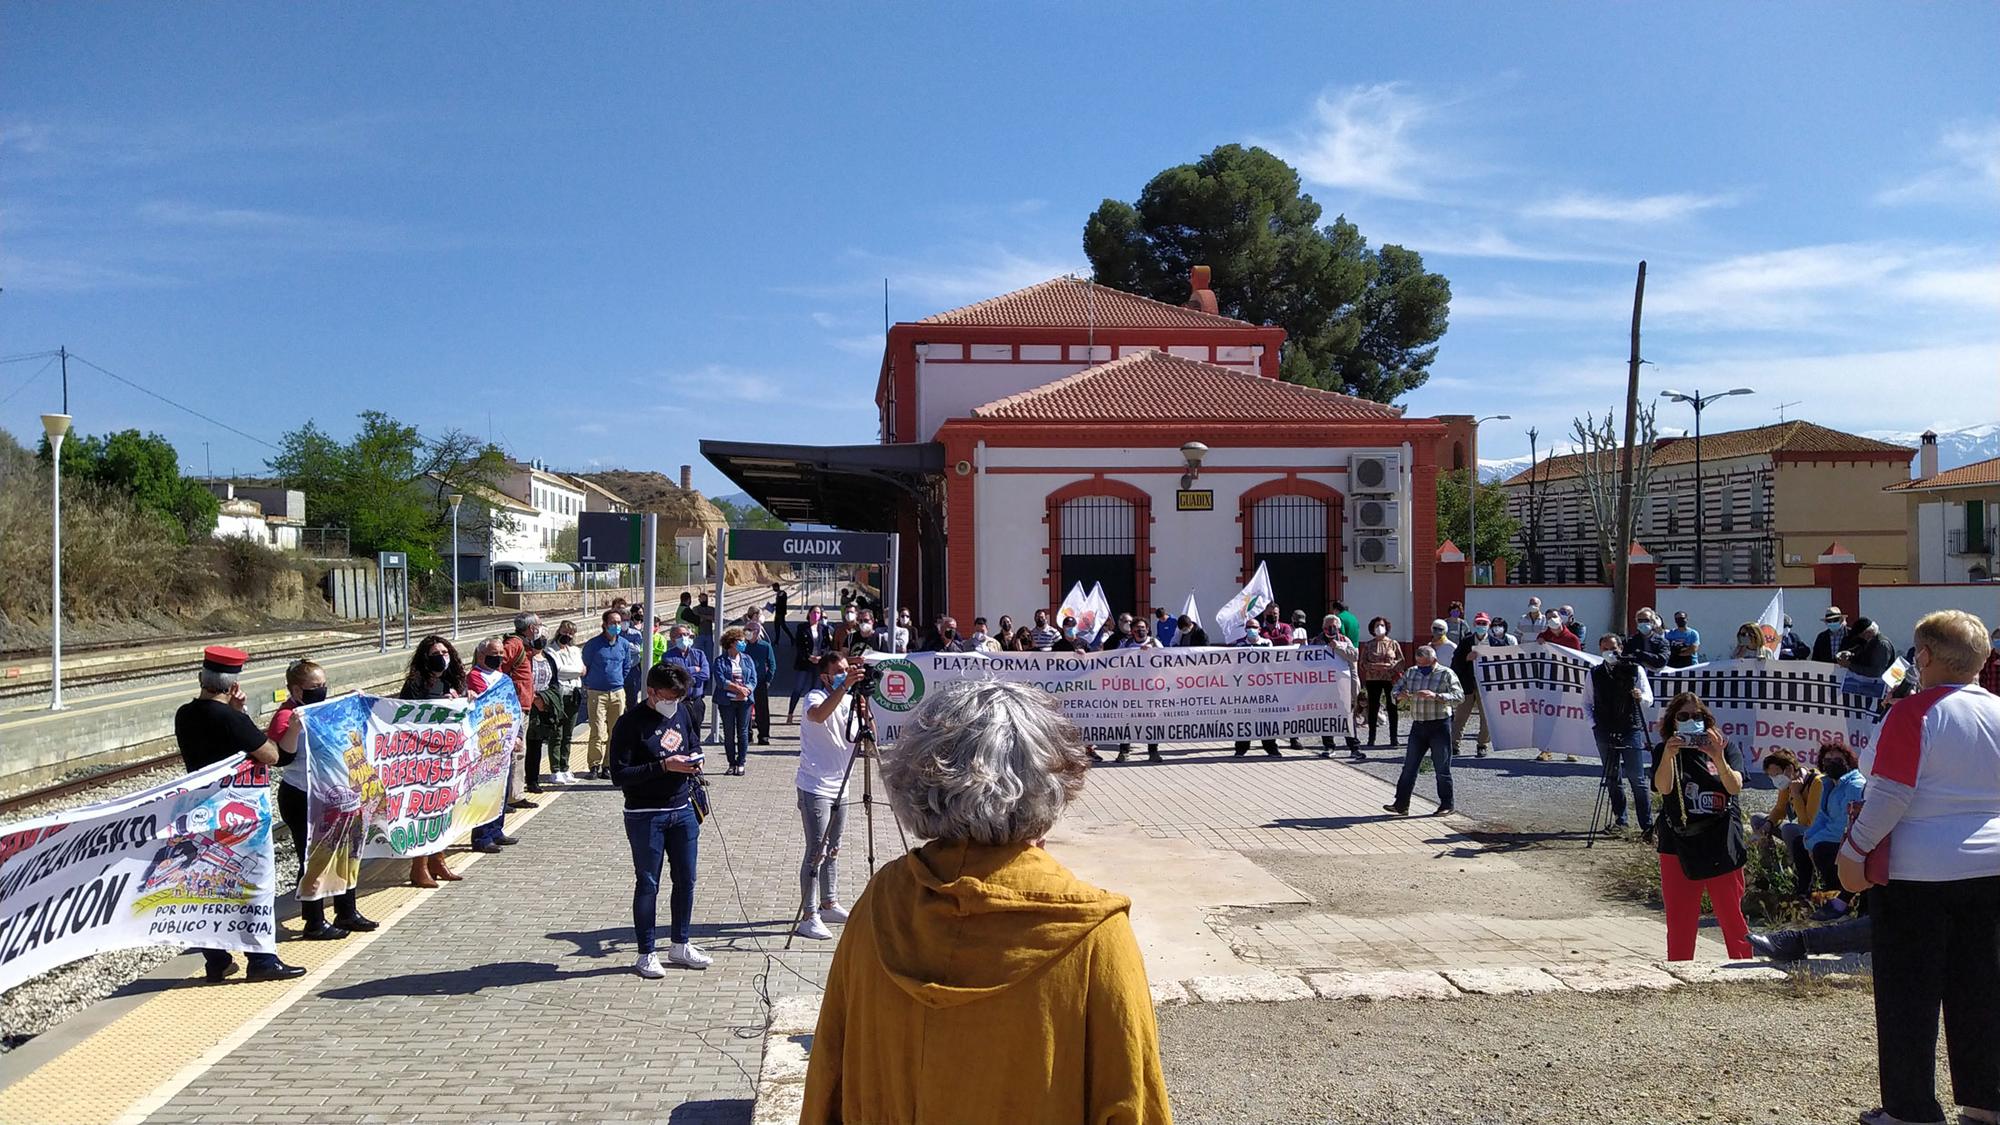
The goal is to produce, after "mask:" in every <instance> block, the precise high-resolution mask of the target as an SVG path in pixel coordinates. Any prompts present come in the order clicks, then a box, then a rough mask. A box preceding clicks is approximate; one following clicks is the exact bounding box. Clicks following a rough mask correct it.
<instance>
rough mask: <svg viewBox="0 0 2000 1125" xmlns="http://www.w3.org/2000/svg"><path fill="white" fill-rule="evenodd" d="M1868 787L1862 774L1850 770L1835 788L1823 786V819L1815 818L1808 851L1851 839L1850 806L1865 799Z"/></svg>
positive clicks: (1820, 806) (1819, 816) (1822, 783)
mask: <svg viewBox="0 0 2000 1125" xmlns="http://www.w3.org/2000/svg"><path fill="white" fill-rule="evenodd" d="M1867 785H1868V779H1867V777H1866V776H1864V775H1863V774H1862V772H1861V771H1860V770H1848V771H1847V773H1846V774H1845V775H1843V776H1842V777H1841V779H1840V780H1839V781H1836V782H1834V783H1832V784H1831V785H1829V784H1827V783H1825V782H1821V783H1820V790H1819V815H1817V816H1815V817H1813V822H1812V827H1810V828H1808V829H1806V847H1807V848H1811V847H1813V846H1814V845H1816V844H1837V843H1839V842H1840V840H1841V839H1842V838H1843V837H1845V836H1846V835H1847V806H1849V805H1851V804H1853V803H1854V802H1856V801H1859V800H1861V799H1862V797H1863V796H1864V791H1865V789H1866V788H1867Z"/></svg>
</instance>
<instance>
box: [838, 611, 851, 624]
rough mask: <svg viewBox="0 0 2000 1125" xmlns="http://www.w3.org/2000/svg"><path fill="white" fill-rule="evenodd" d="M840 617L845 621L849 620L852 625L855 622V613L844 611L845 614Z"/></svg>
mask: <svg viewBox="0 0 2000 1125" xmlns="http://www.w3.org/2000/svg"><path fill="white" fill-rule="evenodd" d="M840 619H841V620H842V621H845V622H847V623H848V624H850V625H852V624H853V623H854V615H853V614H851V613H843V614H841V615H840Z"/></svg>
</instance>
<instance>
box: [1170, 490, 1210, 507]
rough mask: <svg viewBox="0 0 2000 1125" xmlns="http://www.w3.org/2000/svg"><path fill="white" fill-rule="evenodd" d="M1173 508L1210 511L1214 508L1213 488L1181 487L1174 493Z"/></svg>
mask: <svg viewBox="0 0 2000 1125" xmlns="http://www.w3.org/2000/svg"><path fill="white" fill-rule="evenodd" d="M1174 510H1175V511H1177V512H1212V511H1214V510H1215V490H1214V489H1211V488H1183V489H1179V490H1178V491H1176V492H1175V493H1174Z"/></svg>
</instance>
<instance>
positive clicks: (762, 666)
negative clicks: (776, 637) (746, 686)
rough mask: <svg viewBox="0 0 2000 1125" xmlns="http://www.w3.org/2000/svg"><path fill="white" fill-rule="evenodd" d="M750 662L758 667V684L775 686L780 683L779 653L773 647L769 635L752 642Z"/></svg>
mask: <svg viewBox="0 0 2000 1125" xmlns="http://www.w3.org/2000/svg"><path fill="white" fill-rule="evenodd" d="M750 661H751V663H753V664H755V665H757V682H758V683H763V684H773V683H776V682H777V681H778V651H777V650H776V649H774V648H772V647H771V639H770V636H769V635H768V634H766V635H765V636H763V637H760V638H758V639H757V640H754V641H751V642H750Z"/></svg>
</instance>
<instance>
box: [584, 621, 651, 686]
mask: <svg viewBox="0 0 2000 1125" xmlns="http://www.w3.org/2000/svg"><path fill="white" fill-rule="evenodd" d="M638 659H639V650H638V649H637V648H635V647H633V646H632V645H630V644H628V643H626V641H625V639H624V638H623V637H622V636H621V637H620V638H619V639H618V640H617V641H610V640H606V639H605V636H604V633H603V632H602V631H599V632H598V634H597V635H596V636H594V637H592V638H590V639H589V640H587V641H585V642H583V686H584V687H586V688H589V689H590V690H591V691H620V690H622V689H623V688H624V687H625V677H626V675H627V674H628V673H629V672H631V670H632V665H633V664H634V663H635V662H637V661H638Z"/></svg>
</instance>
